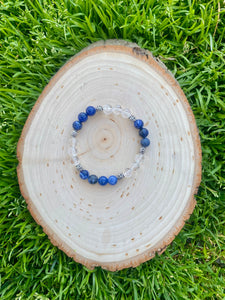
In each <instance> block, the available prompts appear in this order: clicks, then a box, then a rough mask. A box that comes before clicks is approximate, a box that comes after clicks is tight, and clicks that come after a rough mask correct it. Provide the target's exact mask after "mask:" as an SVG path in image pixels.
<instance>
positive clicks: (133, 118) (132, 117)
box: [128, 115, 136, 121]
mask: <svg viewBox="0 0 225 300" xmlns="http://www.w3.org/2000/svg"><path fill="white" fill-rule="evenodd" d="M128 119H130V120H131V121H135V120H136V118H135V116H133V115H130V116H129V118H128Z"/></svg>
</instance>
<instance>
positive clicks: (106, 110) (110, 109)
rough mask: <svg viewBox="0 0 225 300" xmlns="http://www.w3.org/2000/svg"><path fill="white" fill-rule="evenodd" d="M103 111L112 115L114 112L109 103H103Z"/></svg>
mask: <svg viewBox="0 0 225 300" xmlns="http://www.w3.org/2000/svg"><path fill="white" fill-rule="evenodd" d="M103 112H104V113H105V114H106V115H110V114H111V113H112V106H111V105H109V104H106V105H103Z"/></svg>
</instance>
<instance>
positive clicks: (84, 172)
mask: <svg viewBox="0 0 225 300" xmlns="http://www.w3.org/2000/svg"><path fill="white" fill-rule="evenodd" d="M88 176H89V173H88V171H87V170H82V171H80V178H81V179H83V180H85V179H87V178H88Z"/></svg>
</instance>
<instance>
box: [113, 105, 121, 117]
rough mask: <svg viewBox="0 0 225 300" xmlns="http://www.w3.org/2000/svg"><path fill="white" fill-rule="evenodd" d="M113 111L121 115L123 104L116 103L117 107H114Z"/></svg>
mask: <svg viewBox="0 0 225 300" xmlns="http://www.w3.org/2000/svg"><path fill="white" fill-rule="evenodd" d="M112 112H113V113H114V114H115V115H119V114H120V113H121V112H122V108H121V106H120V105H116V106H115V107H113V109H112Z"/></svg>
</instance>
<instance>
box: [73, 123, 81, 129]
mask: <svg viewBox="0 0 225 300" xmlns="http://www.w3.org/2000/svg"><path fill="white" fill-rule="evenodd" d="M73 128H74V129H75V130H80V129H81V128H82V124H81V123H80V122H79V121H75V122H73Z"/></svg>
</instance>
